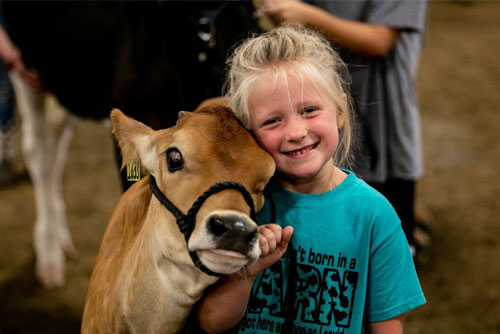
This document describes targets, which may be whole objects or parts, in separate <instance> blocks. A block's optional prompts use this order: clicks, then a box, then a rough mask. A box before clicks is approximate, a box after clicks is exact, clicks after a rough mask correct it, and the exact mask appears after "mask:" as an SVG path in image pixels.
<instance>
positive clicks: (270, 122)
mask: <svg viewBox="0 0 500 334" xmlns="http://www.w3.org/2000/svg"><path fill="white" fill-rule="evenodd" d="M279 121H280V120H279V119H278V118H271V119H268V120H267V121H265V122H264V123H262V127H271V126H274V125H276V124H278V123H279Z"/></svg>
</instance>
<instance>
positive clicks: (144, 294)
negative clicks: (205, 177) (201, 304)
mask: <svg viewBox="0 0 500 334" xmlns="http://www.w3.org/2000/svg"><path fill="white" fill-rule="evenodd" d="M129 255H130V256H129V257H128V259H127V260H126V262H127V264H126V266H125V267H126V268H127V270H126V271H124V273H126V275H127V276H125V277H122V280H121V283H122V284H120V285H121V289H122V291H123V292H124V298H123V300H122V301H121V305H122V310H123V313H124V314H125V316H126V317H128V315H133V316H134V319H130V318H129V320H130V321H131V322H132V324H130V325H132V326H135V325H134V324H137V326H138V327H141V328H143V327H142V325H140V324H142V323H144V326H148V327H150V326H153V327H156V328H161V327H163V326H165V323H163V324H160V323H158V324H154V323H151V321H152V319H155V321H172V320H174V319H172V318H171V317H170V319H168V320H167V319H166V317H164V316H161V315H162V314H169V315H178V316H179V319H185V318H187V315H188V314H189V312H190V310H191V308H192V306H193V305H194V303H196V301H197V300H198V299H199V298H200V297H201V295H202V293H203V291H204V290H205V289H206V288H207V287H208V286H209V285H211V284H213V283H215V282H216V281H217V278H216V277H212V276H208V275H206V274H204V273H202V272H201V271H200V270H199V269H198V268H196V267H195V266H194V265H193V262H192V260H191V258H190V256H189V253H188V250H187V245H186V241H185V239H184V235H183V234H182V233H181V232H180V231H179V229H178V227H177V225H176V222H175V218H174V217H173V216H172V215H171V214H170V212H168V211H167V210H165V208H163V207H162V206H161V205H160V204H159V203H158V201H156V200H155V199H154V198H153V199H152V201H151V204H150V207H149V210H148V214H147V216H146V221H145V222H144V226H143V231H141V233H140V236H139V238H138V239H137V240H136V242H135V243H134V245H133V247H132V249H131V250H130V252H129ZM155 313H157V315H155ZM146 319H149V320H146ZM169 325H170V326H171V324H169Z"/></svg>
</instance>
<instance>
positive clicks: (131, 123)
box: [111, 109, 156, 174]
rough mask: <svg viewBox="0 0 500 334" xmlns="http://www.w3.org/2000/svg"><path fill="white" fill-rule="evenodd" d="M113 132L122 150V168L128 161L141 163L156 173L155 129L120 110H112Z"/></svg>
mask: <svg viewBox="0 0 500 334" xmlns="http://www.w3.org/2000/svg"><path fill="white" fill-rule="evenodd" d="M111 123H112V124H113V134H114V136H115V138H116V140H117V141H118V145H119V146H120V150H121V152H122V160H123V162H122V166H121V167H122V168H124V167H125V166H127V164H128V163H136V164H137V163H139V164H140V165H142V166H143V167H144V168H146V169H147V170H148V171H149V172H150V173H152V174H154V169H155V165H156V154H155V146H154V141H153V137H154V133H155V131H154V130H153V129H151V128H150V127H148V126H146V125H144V124H142V123H141V122H138V121H136V120H134V119H132V118H130V117H127V116H125V114H123V113H122V112H121V111H120V110H118V109H113V110H112V111H111Z"/></svg>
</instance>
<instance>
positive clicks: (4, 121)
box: [0, 62, 19, 186]
mask: <svg viewBox="0 0 500 334" xmlns="http://www.w3.org/2000/svg"><path fill="white" fill-rule="evenodd" d="M16 130H17V126H16V121H15V113H14V90H13V88H12V85H11V83H10V80H9V76H8V75H7V71H6V70H5V68H4V65H3V63H2V62H0V186H3V185H8V184H10V183H12V182H14V181H15V180H16V179H17V174H16V171H15V166H14V160H15V156H16V151H17V150H16V148H17V144H18V143H17V142H16V141H17V140H18V139H19V138H17V136H16Z"/></svg>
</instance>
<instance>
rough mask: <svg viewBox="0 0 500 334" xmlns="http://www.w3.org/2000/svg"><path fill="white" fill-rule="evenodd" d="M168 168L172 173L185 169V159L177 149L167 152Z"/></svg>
mask: <svg viewBox="0 0 500 334" xmlns="http://www.w3.org/2000/svg"><path fill="white" fill-rule="evenodd" d="M167 167H168V170H169V171H171V172H175V171H177V170H180V169H182V167H184V159H183V158H182V154H181V152H180V151H179V150H178V149H177V148H175V147H172V148H169V149H168V150H167Z"/></svg>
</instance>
